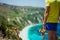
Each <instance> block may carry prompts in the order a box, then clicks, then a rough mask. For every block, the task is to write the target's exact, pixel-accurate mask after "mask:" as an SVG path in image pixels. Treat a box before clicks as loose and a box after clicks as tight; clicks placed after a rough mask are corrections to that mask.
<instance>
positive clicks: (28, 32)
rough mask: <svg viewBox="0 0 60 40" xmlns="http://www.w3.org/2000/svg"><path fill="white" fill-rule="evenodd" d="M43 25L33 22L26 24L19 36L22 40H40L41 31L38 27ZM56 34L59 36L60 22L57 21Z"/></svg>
mask: <svg viewBox="0 0 60 40" xmlns="http://www.w3.org/2000/svg"><path fill="white" fill-rule="evenodd" d="M42 27H43V24H35V25H30V26H26V27H25V28H24V29H23V30H22V31H21V32H20V36H21V38H22V40H42V39H43V38H42V36H41V32H39V29H40V28H42ZM44 36H45V37H44V40H48V33H47V32H45V35H44ZM57 36H58V37H59V36H60V23H58V27H57Z"/></svg>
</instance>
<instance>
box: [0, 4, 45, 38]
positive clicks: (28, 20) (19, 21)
mask: <svg viewBox="0 0 60 40" xmlns="http://www.w3.org/2000/svg"><path fill="white" fill-rule="evenodd" d="M44 10H45V9H44V8H39V7H30V6H24V7H23V6H13V5H8V4H4V3H0V16H3V17H4V18H5V19H3V18H2V17H1V19H0V24H1V22H2V23H4V24H2V25H4V26H3V27H4V28H5V31H6V33H7V36H8V37H9V38H11V37H12V38H13V34H14V31H15V32H16V30H18V31H20V30H22V29H23V28H24V27H25V26H27V25H30V24H36V23H40V22H41V23H42V22H43V13H44ZM2 20H3V21H2ZM9 35H10V36H11V37H10V36H9ZM14 36H16V35H14ZM15 38H16V37H15Z"/></svg>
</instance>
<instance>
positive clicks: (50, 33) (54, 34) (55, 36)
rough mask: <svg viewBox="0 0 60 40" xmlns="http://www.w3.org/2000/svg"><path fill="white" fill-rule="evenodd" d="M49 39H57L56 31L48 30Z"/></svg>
mask: <svg viewBox="0 0 60 40" xmlns="http://www.w3.org/2000/svg"><path fill="white" fill-rule="evenodd" d="M48 36H49V37H48V38H49V40H57V34H56V31H48Z"/></svg>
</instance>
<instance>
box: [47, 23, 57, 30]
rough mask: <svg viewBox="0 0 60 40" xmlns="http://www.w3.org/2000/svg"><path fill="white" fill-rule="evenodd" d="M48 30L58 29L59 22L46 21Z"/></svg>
mask: <svg viewBox="0 0 60 40" xmlns="http://www.w3.org/2000/svg"><path fill="white" fill-rule="evenodd" d="M46 30H52V31H57V23H46Z"/></svg>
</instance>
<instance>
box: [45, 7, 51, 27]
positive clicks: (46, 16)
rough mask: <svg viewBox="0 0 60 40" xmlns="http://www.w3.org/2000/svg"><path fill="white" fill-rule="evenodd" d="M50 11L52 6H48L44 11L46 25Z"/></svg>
mask: <svg viewBox="0 0 60 40" xmlns="http://www.w3.org/2000/svg"><path fill="white" fill-rule="evenodd" d="M49 11H50V6H46V10H45V13H44V27H45V25H46V21H47V18H48V15H49Z"/></svg>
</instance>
